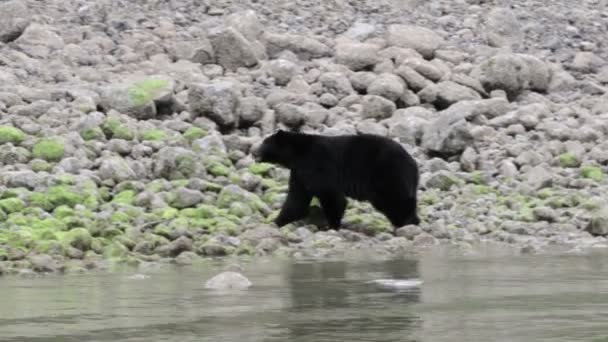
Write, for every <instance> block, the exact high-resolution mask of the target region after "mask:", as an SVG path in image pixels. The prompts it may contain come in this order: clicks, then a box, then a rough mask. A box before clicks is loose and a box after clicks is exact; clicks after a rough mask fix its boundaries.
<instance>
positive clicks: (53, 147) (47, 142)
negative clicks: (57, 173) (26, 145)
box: [32, 138, 65, 162]
mask: <svg viewBox="0 0 608 342" xmlns="http://www.w3.org/2000/svg"><path fill="white" fill-rule="evenodd" d="M64 154H65V149H64V146H63V143H62V142H60V141H58V140H56V139H52V138H45V139H42V140H40V141H39V142H37V143H36V144H35V145H34V147H33V148H32V155H33V156H34V158H39V159H43V160H46V161H49V162H56V161H60V160H61V159H62V158H63V155H64Z"/></svg>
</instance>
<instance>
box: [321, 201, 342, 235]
mask: <svg viewBox="0 0 608 342" xmlns="http://www.w3.org/2000/svg"><path fill="white" fill-rule="evenodd" d="M319 202H321V207H322V208H323V213H324V214H325V218H326V219H327V223H328V224H329V227H330V228H333V229H339V228H340V226H341V225H342V217H344V211H346V204H347V202H346V197H345V196H344V195H342V194H340V193H337V192H327V193H324V194H323V195H321V196H319Z"/></svg>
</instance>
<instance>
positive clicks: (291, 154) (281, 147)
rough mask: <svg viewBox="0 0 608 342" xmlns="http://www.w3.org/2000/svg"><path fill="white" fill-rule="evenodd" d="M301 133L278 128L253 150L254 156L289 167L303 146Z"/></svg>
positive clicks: (266, 161)
mask: <svg viewBox="0 0 608 342" xmlns="http://www.w3.org/2000/svg"><path fill="white" fill-rule="evenodd" d="M302 138H303V135H302V134H301V133H296V132H290V131H283V130H278V131H277V132H276V133H274V134H272V135H270V136H268V137H267V138H266V139H264V141H262V144H261V145H260V146H259V147H258V148H257V149H256V150H255V152H254V156H255V157H256V159H257V160H258V161H260V162H264V163H272V164H278V165H281V166H284V167H287V168H289V167H291V166H293V163H294V162H295V161H296V160H297V158H298V156H299V155H300V154H301V153H302V149H303V147H304V145H303V142H302Z"/></svg>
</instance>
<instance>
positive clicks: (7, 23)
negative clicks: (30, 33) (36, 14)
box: [0, 0, 31, 43]
mask: <svg viewBox="0 0 608 342" xmlns="http://www.w3.org/2000/svg"><path fill="white" fill-rule="evenodd" d="M30 16H31V15H30V12H29V10H28V8H27V6H26V5H25V4H24V3H23V2H22V1H16V0H14V1H6V2H3V3H0V42H2V43H8V42H12V41H14V40H16V39H17V38H19V36H21V34H22V33H23V31H24V30H25V28H26V27H27V26H28V25H29V24H30V20H31V18H30Z"/></svg>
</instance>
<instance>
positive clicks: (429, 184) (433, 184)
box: [425, 170, 460, 191]
mask: <svg viewBox="0 0 608 342" xmlns="http://www.w3.org/2000/svg"><path fill="white" fill-rule="evenodd" d="M459 183H460V180H459V179H458V178H456V177H454V176H453V175H452V174H451V173H450V172H449V171H447V170H440V171H437V172H435V173H433V174H432V175H431V176H430V177H428V178H427V179H426V182H425V187H426V188H427V189H439V190H441V191H448V190H450V188H451V187H452V186H454V185H457V184H459Z"/></svg>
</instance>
